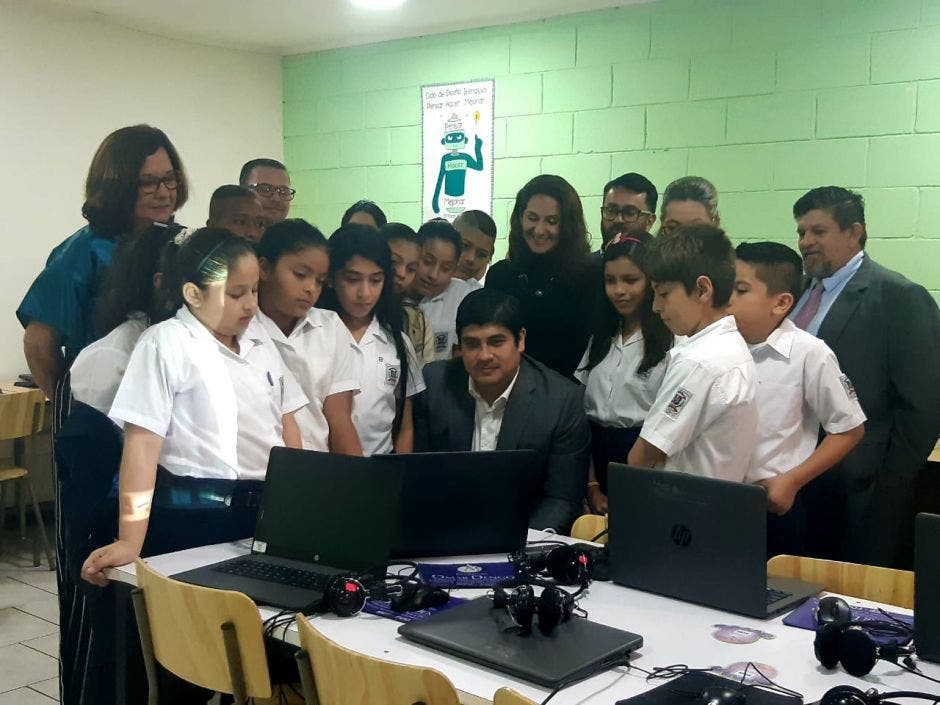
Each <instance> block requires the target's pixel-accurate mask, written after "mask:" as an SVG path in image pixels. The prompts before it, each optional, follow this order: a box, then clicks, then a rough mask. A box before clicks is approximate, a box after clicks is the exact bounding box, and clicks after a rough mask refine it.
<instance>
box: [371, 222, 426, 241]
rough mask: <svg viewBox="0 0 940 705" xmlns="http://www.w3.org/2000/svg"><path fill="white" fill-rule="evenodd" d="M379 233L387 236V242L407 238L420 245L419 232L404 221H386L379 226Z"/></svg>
mask: <svg viewBox="0 0 940 705" xmlns="http://www.w3.org/2000/svg"><path fill="white" fill-rule="evenodd" d="M379 235H381V236H382V237H383V238H385V242H391V241H392V240H405V241H407V242H413V243H414V244H416V245H420V244H421V243H419V242H418V233H416V232H415V231H414V229H413V228H412V227H411V226H410V225H405V224H404V223H386V224H385V225H383V226H382V227H381V228H379Z"/></svg>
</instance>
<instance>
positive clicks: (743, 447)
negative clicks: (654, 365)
mask: <svg viewBox="0 0 940 705" xmlns="http://www.w3.org/2000/svg"><path fill="white" fill-rule="evenodd" d="M756 391H757V373H756V370H755V368H754V360H753V359H752V358H751V353H750V351H749V350H748V348H747V343H745V342H744V338H742V337H741V334H740V333H738V327H737V325H736V324H735V321H734V316H724V317H723V318H721V319H719V320H718V321H716V322H715V323H712V324H711V325H709V326H707V327H706V328H704V329H702V330H701V331H699V332H698V333H696V334H695V335H693V336H690V337H689V338H688V339H687V340H685V341H684V342H683V343H681V344H679V345H677V346H675V347H674V348H673V349H672V350H670V351H669V363H668V367H667V368H666V375H665V378H664V379H663V384H662V387H661V388H660V391H659V395H658V396H657V397H656V401H655V402H654V404H653V407H652V408H651V409H650V413H649V416H648V417H647V419H646V422H645V423H644V424H643V430H642V431H640V438H643V439H644V440H646V441H647V442H648V443H651V444H652V445H654V446H656V447H657V448H659V450H661V451H662V452H663V453H665V454H666V456H667V460H666V464H665V468H666V469H667V470H678V471H681V472H688V473H692V474H695V475H702V476H704V477H715V478H719V479H722V480H733V481H736V482H743V481H744V478H745V476H746V474H747V471H748V468H749V467H750V463H751V456H752V454H753V450H754V443H755V441H756V439H757V409H756V404H755V401H754V398H755V395H756Z"/></svg>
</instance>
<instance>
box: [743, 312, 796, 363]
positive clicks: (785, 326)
mask: <svg viewBox="0 0 940 705" xmlns="http://www.w3.org/2000/svg"><path fill="white" fill-rule="evenodd" d="M797 330H798V329H797V327H796V324H794V323H793V321H791V320H790V319H789V318H784V319H783V321H781V323H780V325H779V326H777V327H776V328H775V329H774V330H773V332H772V333H771V334H770V335H768V336H767V340H765V341H764V342H763V343H757V344H756V345H749V346H748V347H749V348H750V349H751V352H752V353H758V354H759V353H761V352H764V351H767V350H773V351H774V352H776V353H777V354H778V355H780V356H781V357H783V358H784V359H786V360H789V359H790V351H791V350H792V349H793V339H794V338H795V337H796V331H797Z"/></svg>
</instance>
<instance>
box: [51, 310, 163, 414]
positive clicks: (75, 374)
mask: <svg viewBox="0 0 940 705" xmlns="http://www.w3.org/2000/svg"><path fill="white" fill-rule="evenodd" d="M148 324H149V321H148V319H147V316H146V315H145V314H143V313H140V312H134V313H132V314H131V315H130V316H129V317H128V319H127V320H126V321H124V322H123V323H122V324H121V325H119V326H118V327H117V328H115V329H114V330H112V331H111V332H110V333H108V334H107V335H106V336H105V337H103V338H101V339H99V340H96V341H95V342H94V343H92V344H91V345H89V346H88V347H86V348H84V349H83V350H82V351H81V352H80V353H79V354H78V357H76V358H75V361H74V362H73V363H72V367H71V368H70V369H69V378H70V383H71V389H72V397H73V398H75V399H76V400H77V401H80V402H82V403H83V404H88V406H91V407H93V408H95V409H97V410H98V411H100V412H101V413H102V414H105V415H107V413H108V411H110V410H111V404H113V403H114V395H115V394H117V390H118V387H119V386H120V385H121V379H123V377H124V371H125V370H126V369H127V362H128V360H130V358H131V353H132V352H133V351H134V346H135V345H136V344H137V341H138V340H139V339H140V336H141V334H142V333H143V332H144V331H145V330H147V326H148Z"/></svg>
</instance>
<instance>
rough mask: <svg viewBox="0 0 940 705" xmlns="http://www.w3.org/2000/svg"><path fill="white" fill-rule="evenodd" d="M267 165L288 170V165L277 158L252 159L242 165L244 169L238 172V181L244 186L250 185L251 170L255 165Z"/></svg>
mask: <svg viewBox="0 0 940 705" xmlns="http://www.w3.org/2000/svg"><path fill="white" fill-rule="evenodd" d="M258 166H266V167H269V168H271V169H280V170H281V171H287V167H286V166H284V165H283V164H281V163H280V162H279V161H278V160H277V159H267V158H260V159H251V160H250V161H247V162H245V165H244V166H243V167H242V170H241V171H240V172H239V173H238V183H239V184H241V185H242V186H247V185H248V177H249V176H251V171H252V169H254V168H255V167H258Z"/></svg>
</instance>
